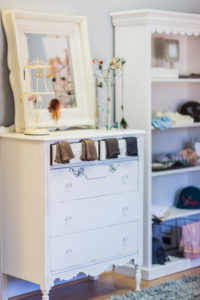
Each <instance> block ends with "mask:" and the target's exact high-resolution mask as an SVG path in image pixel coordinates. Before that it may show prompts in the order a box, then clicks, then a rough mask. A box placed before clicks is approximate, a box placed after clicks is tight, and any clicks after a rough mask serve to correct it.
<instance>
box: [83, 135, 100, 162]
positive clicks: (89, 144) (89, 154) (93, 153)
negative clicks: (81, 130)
mask: <svg viewBox="0 0 200 300" xmlns="http://www.w3.org/2000/svg"><path fill="white" fill-rule="evenodd" d="M81 143H82V155H81V160H87V161H89V160H97V150H96V146H95V142H94V141H93V140H83V141H81Z"/></svg>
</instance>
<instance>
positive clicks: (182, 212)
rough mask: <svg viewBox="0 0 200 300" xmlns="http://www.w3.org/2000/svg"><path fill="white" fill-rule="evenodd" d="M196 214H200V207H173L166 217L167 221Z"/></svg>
mask: <svg viewBox="0 0 200 300" xmlns="http://www.w3.org/2000/svg"><path fill="white" fill-rule="evenodd" d="M196 214H200V209H185V208H183V209H182V208H176V207H171V208H170V213H169V216H168V217H167V218H166V219H165V221H168V220H172V219H177V218H183V217H187V216H192V215H196Z"/></svg>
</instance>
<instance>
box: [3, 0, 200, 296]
mask: <svg viewBox="0 0 200 300" xmlns="http://www.w3.org/2000/svg"><path fill="white" fill-rule="evenodd" d="M1 8H18V9H25V10H34V11H45V12H55V13H56V12H57V13H65V14H81V15H86V16H87V18H88V25H89V38H90V47H91V54H92V57H99V58H100V57H101V58H108V59H109V58H110V57H111V56H112V52H113V39H112V25H111V20H110V17H109V12H111V11H119V10H130V9H142V8H152V9H164V10H174V11H183V12H191V13H200V1H199V0H101V1H99V0H56V1H52V0H50V1H49V0H48V1H47V0H42V1H41V0H34V1H30V0H17V1H13V0H0V9H1ZM0 44H1V47H0V125H4V126H8V125H10V124H12V123H13V120H14V105H13V96H12V91H11V88H10V84H9V79H8V76H9V72H8V68H7V63H6V53H7V45H6V40H5V35H4V32H3V28H2V26H1V25H0ZM8 288H9V291H8V295H9V297H11V296H14V295H17V294H20V293H25V292H28V291H31V290H34V289H37V288H38V287H37V286H36V285H30V284H28V283H26V282H24V281H19V280H15V279H13V278H10V279H9V284H8Z"/></svg>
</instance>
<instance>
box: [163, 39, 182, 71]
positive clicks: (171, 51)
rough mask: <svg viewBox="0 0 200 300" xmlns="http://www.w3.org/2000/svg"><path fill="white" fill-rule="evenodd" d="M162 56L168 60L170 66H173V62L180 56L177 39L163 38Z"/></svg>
mask: <svg viewBox="0 0 200 300" xmlns="http://www.w3.org/2000/svg"><path fill="white" fill-rule="evenodd" d="M164 58H165V60H166V61H168V62H170V68H173V67H174V63H175V62H176V61H178V60H179V58H180V48H179V41H178V40H170V39H166V40H164Z"/></svg>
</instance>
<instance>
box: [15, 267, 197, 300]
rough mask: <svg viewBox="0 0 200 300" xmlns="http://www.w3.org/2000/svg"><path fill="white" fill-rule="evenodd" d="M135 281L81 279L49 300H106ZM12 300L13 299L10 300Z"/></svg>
mask: <svg viewBox="0 0 200 300" xmlns="http://www.w3.org/2000/svg"><path fill="white" fill-rule="evenodd" d="M198 273H200V267H199V268H195V269H191V270H188V271H185V272H181V273H176V274H173V275H171V276H166V277H162V278H159V279H156V280H152V281H144V280H143V281H142V288H144V287H149V286H152V285H157V284H160V283H164V282H165V281H166V280H169V279H171V280H177V279H179V278H181V277H182V276H183V275H193V274H198ZM134 288H135V280H134V279H133V278H131V277H127V276H124V275H120V274H117V273H114V272H108V273H104V274H102V275H101V276H100V277H99V279H98V280H96V281H92V280H89V279H82V280H79V281H78V282H77V281H76V282H73V283H70V284H65V285H63V286H61V287H55V288H53V289H52V291H51V293H50V300H107V299H108V298H109V297H110V296H111V295H123V294H124V293H126V292H127V291H129V290H134ZM12 299H13V300H14V298H12ZM15 299H18V300H41V294H40V293H39V292H36V293H34V294H30V295H27V296H26V297H17V298H15Z"/></svg>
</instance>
